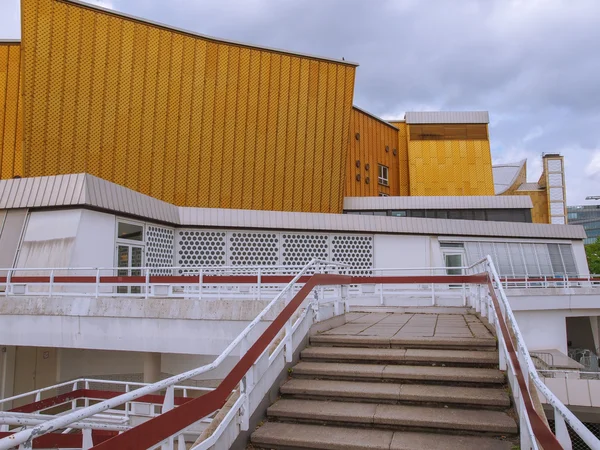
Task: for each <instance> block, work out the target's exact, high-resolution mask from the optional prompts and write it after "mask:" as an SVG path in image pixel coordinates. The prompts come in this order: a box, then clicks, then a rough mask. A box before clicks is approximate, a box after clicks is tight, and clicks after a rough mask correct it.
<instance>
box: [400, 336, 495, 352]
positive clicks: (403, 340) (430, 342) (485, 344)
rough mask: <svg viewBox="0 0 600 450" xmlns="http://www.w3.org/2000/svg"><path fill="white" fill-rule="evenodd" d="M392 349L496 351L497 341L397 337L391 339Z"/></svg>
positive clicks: (490, 339) (472, 338) (491, 339)
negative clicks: (420, 348)
mask: <svg viewBox="0 0 600 450" xmlns="http://www.w3.org/2000/svg"><path fill="white" fill-rule="evenodd" d="M389 341H390V345H391V346H392V347H407V346H411V347H423V348H426V347H429V348H431V347H433V348H448V347H467V348H473V349H476V348H477V349H478V350H485V349H487V350H494V349H495V348H496V340H495V339H493V338H489V339H484V338H474V337H471V338H451V337H438V336H436V337H423V338H407V337H402V336H401V335H396V336H394V337H392V338H390V340H389Z"/></svg>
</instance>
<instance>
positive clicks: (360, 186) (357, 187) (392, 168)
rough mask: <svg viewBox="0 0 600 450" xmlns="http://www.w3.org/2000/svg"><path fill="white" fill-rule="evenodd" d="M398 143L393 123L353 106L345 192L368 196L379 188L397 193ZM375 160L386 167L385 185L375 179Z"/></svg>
mask: <svg viewBox="0 0 600 450" xmlns="http://www.w3.org/2000/svg"><path fill="white" fill-rule="evenodd" d="M397 144H398V130H397V129H396V128H395V127H393V126H390V124H387V123H386V122H383V121H381V120H378V119H377V118H375V117H373V116H372V115H370V114H368V113H366V112H364V111H362V110H360V109H358V108H352V116H351V120H350V136H349V146H348V147H349V148H348V158H347V161H346V190H345V196H348V197H369V196H377V195H379V192H383V193H386V194H388V195H400V183H399V170H398V165H399V160H400V156H399V154H398V148H397V147H398V146H397ZM386 148H387V150H386ZM394 150H396V155H394ZM378 164H382V165H384V166H386V167H388V179H389V185H388V186H382V185H379V184H378V182H377V179H378ZM367 167H368V169H367Z"/></svg>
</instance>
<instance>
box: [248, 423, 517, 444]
mask: <svg viewBox="0 0 600 450" xmlns="http://www.w3.org/2000/svg"><path fill="white" fill-rule="evenodd" d="M252 445H253V446H254V447H255V448H265V449H282V450H283V449H290V448H294V449H330V450H416V449H427V450H458V449H461V450H482V449H486V450H510V449H511V448H512V444H511V443H510V442H509V441H502V440H499V439H493V438H487V437H475V436H456V435H446V434H436V433H414V432H404V431H388V430H376V429H372V430H368V429H360V428H349V427H330V426H323V425H308V424H299V423H277V422H267V423H266V424H264V425H263V426H261V427H260V428H258V429H257V430H256V431H255V432H254V433H253V434H252Z"/></svg>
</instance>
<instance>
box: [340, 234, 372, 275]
mask: <svg viewBox="0 0 600 450" xmlns="http://www.w3.org/2000/svg"><path fill="white" fill-rule="evenodd" d="M331 260H332V261H333V262H340V263H344V264H348V265H349V266H350V267H351V268H352V269H355V270H360V269H370V268H372V267H373V237H371V236H345V235H341V236H333V238H332V241H331ZM360 273H366V272H362V271H361V272H360Z"/></svg>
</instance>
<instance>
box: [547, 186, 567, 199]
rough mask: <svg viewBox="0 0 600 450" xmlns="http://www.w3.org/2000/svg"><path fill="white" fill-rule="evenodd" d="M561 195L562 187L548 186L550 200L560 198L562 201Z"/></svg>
mask: <svg viewBox="0 0 600 450" xmlns="http://www.w3.org/2000/svg"><path fill="white" fill-rule="evenodd" d="M563 199H564V197H563V188H561V187H559V188H558V187H557V188H550V200H560V201H562V200H563Z"/></svg>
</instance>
